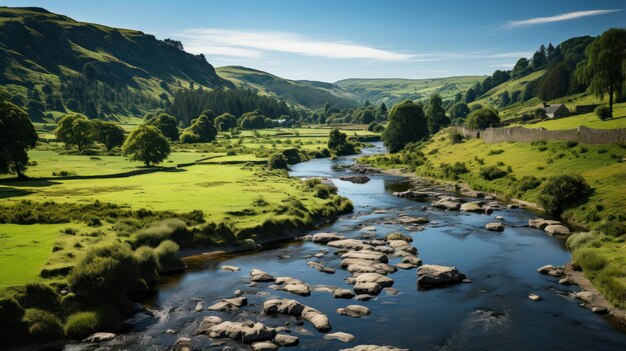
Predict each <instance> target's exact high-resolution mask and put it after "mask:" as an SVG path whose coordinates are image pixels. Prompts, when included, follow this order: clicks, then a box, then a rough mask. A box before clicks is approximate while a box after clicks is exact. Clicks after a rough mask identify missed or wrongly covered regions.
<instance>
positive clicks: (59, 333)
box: [24, 308, 63, 340]
mask: <svg viewBox="0 0 626 351" xmlns="http://www.w3.org/2000/svg"><path fill="white" fill-rule="evenodd" d="M24 322H26V323H28V333H29V334H30V335H31V336H32V337H34V338H37V339H42V340H53V339H59V338H62V337H63V326H62V325H61V321H60V320H59V318H58V317H57V316H55V315H54V314H52V313H50V312H47V311H44V310H40V309H37V308H30V309H27V310H26V312H25V313H24Z"/></svg>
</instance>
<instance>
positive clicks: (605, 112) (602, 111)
mask: <svg viewBox="0 0 626 351" xmlns="http://www.w3.org/2000/svg"><path fill="white" fill-rule="evenodd" d="M593 112H594V113H595V114H596V116H598V118H600V119H601V120H603V121H605V120H607V119H609V118H610V117H611V111H610V110H609V108H608V107H607V106H606V105H600V106H598V107H596V108H595V110H594V111H593Z"/></svg>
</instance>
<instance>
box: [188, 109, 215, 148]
mask: <svg viewBox="0 0 626 351" xmlns="http://www.w3.org/2000/svg"><path fill="white" fill-rule="evenodd" d="M216 136H217V130H216V129H215V127H214V126H213V121H212V120H211V118H210V117H208V116H206V115H201V116H200V117H198V118H196V119H194V120H193V124H192V125H191V127H189V128H187V130H185V132H184V133H183V135H181V137H180V141H181V142H183V143H208V142H210V141H213V140H215V137H216Z"/></svg>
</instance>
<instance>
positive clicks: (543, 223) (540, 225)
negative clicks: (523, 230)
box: [528, 218, 561, 229]
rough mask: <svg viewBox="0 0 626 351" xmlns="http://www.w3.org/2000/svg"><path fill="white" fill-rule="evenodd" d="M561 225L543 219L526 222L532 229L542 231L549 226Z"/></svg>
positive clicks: (557, 222)
mask: <svg viewBox="0 0 626 351" xmlns="http://www.w3.org/2000/svg"><path fill="white" fill-rule="evenodd" d="M554 224H561V222H559V221H554V220H551V219H543V218H533V219H529V220H528V226H529V227H533V228H539V229H544V228H545V227H547V226H549V225H554Z"/></svg>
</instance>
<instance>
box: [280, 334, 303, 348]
mask: <svg viewBox="0 0 626 351" xmlns="http://www.w3.org/2000/svg"><path fill="white" fill-rule="evenodd" d="M274 342H275V343H277V344H278V345H280V346H287V347H289V346H296V345H298V343H299V342H300V338H298V337H297V336H294V335H287V334H276V336H275V337H274Z"/></svg>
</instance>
